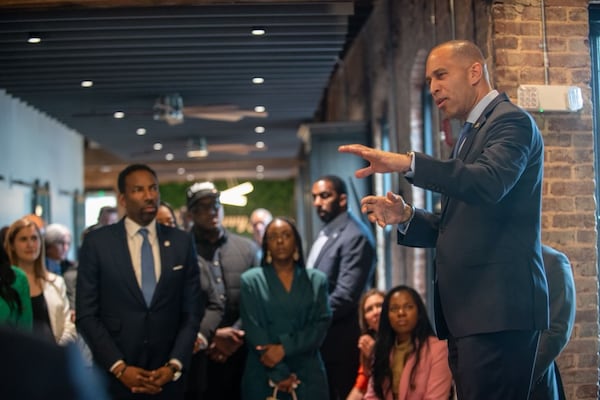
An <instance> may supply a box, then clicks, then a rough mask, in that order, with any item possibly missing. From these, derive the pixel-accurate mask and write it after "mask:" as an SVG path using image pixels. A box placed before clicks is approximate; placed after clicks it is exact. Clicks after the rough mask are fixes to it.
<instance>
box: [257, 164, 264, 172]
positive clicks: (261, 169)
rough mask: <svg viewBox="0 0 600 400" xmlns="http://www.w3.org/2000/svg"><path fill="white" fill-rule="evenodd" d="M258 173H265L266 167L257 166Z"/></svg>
mask: <svg viewBox="0 0 600 400" xmlns="http://www.w3.org/2000/svg"><path fill="white" fill-rule="evenodd" d="M256 172H265V166H264V165H257V166H256Z"/></svg>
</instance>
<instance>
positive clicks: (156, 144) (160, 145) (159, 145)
mask: <svg viewBox="0 0 600 400" xmlns="http://www.w3.org/2000/svg"><path fill="white" fill-rule="evenodd" d="M152 148H153V149H154V150H156V151H159V150H162V143H154V145H153V146H152Z"/></svg>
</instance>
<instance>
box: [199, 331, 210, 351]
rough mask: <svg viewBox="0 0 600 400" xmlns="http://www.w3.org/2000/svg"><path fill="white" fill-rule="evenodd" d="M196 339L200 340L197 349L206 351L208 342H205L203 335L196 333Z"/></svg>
mask: <svg viewBox="0 0 600 400" xmlns="http://www.w3.org/2000/svg"><path fill="white" fill-rule="evenodd" d="M198 339H200V346H198V349H199V350H206V348H207V347H208V340H206V337H204V335H203V334H201V333H200V332H198Z"/></svg>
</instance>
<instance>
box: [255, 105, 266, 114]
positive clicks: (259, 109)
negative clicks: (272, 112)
mask: <svg viewBox="0 0 600 400" xmlns="http://www.w3.org/2000/svg"><path fill="white" fill-rule="evenodd" d="M266 110H267V109H266V107H265V106H256V107H254V111H256V112H259V113H260V112H265V111H266Z"/></svg>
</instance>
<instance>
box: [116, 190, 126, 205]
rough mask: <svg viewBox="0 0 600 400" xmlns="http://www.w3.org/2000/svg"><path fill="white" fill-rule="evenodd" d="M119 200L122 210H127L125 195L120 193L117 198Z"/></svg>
mask: <svg viewBox="0 0 600 400" xmlns="http://www.w3.org/2000/svg"><path fill="white" fill-rule="evenodd" d="M117 200H118V201H119V205H120V206H121V207H122V208H125V195H124V194H123V193H119V195H118V196H117Z"/></svg>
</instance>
